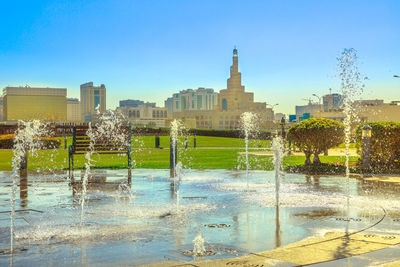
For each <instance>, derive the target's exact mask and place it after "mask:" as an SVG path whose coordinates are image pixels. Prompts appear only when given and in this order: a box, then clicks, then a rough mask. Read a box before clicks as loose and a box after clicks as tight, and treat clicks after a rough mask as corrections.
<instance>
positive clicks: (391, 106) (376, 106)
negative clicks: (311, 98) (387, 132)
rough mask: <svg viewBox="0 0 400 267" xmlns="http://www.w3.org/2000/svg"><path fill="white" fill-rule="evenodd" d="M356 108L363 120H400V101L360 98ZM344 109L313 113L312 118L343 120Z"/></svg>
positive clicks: (355, 102)
mask: <svg viewBox="0 0 400 267" xmlns="http://www.w3.org/2000/svg"><path fill="white" fill-rule="evenodd" d="M354 108H355V111H356V114H357V116H358V118H359V119H360V120H361V122H376V121H398V122H400V105H399V101H392V102H391V103H384V101H383V100H358V101H354ZM345 116H346V115H345V114H344V113H343V110H342V109H340V110H332V111H328V112H315V113H311V117H312V118H320V117H322V118H327V119H332V120H336V121H340V122H343V121H344V118H345Z"/></svg>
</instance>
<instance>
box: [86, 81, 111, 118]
mask: <svg viewBox="0 0 400 267" xmlns="http://www.w3.org/2000/svg"><path fill="white" fill-rule="evenodd" d="M97 111H98V112H100V113H103V112H105V111H106V87H105V85H104V84H102V85H100V86H93V82H88V83H84V84H82V85H81V119H82V121H83V122H89V121H92V120H93V119H94V117H95V115H96V113H97Z"/></svg>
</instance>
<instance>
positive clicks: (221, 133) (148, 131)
mask: <svg viewBox="0 0 400 267" xmlns="http://www.w3.org/2000/svg"><path fill="white" fill-rule="evenodd" d="M186 132H187V134H189V135H198V136H215V137H229V138H243V132H242V131H241V130H216V129H188V130H187V131H186ZM132 134H133V135H137V136H146V135H150V136H153V135H159V136H168V135H169V134H170V129H169V128H149V127H135V128H133V129H132ZM252 139H261V140H266V139H268V140H269V139H271V133H270V132H266V131H260V132H259V133H258V134H257V135H256V136H255V137H253V138H252Z"/></svg>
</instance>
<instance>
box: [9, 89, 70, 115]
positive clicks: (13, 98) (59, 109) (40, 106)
mask: <svg viewBox="0 0 400 267" xmlns="http://www.w3.org/2000/svg"><path fill="white" fill-rule="evenodd" d="M3 96H4V97H3V111H4V114H3V115H4V120H5V121H18V120H24V121H26V120H42V121H66V120H67V89H65V88H34V87H29V86H25V87H6V88H4V89H3Z"/></svg>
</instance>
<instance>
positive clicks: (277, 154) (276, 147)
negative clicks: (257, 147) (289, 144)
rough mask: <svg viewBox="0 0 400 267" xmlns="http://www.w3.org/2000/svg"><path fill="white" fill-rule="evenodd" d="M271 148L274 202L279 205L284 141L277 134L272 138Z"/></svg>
mask: <svg viewBox="0 0 400 267" xmlns="http://www.w3.org/2000/svg"><path fill="white" fill-rule="evenodd" d="M271 148H272V150H273V151H274V169H275V203H276V206H279V188H280V174H281V166H282V160H283V157H284V156H285V152H284V151H285V143H284V141H283V139H282V137H281V136H279V135H277V136H276V137H274V139H272V143H271Z"/></svg>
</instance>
